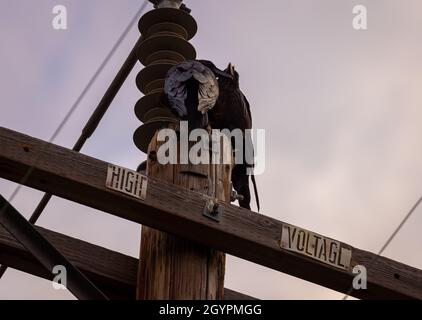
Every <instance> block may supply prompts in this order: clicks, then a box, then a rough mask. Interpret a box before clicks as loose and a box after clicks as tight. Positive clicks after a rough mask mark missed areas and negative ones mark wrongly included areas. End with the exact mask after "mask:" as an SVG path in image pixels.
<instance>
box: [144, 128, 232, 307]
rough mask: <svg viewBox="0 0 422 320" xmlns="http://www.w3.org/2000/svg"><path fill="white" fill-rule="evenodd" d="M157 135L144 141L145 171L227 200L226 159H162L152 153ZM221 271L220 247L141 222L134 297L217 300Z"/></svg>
mask: <svg viewBox="0 0 422 320" xmlns="http://www.w3.org/2000/svg"><path fill="white" fill-rule="evenodd" d="M157 135H158V133H156V134H155V136H154V137H153V138H152V140H151V143H150V145H149V150H148V154H149V156H148V163H147V172H146V174H147V176H148V177H152V178H155V179H157V180H160V181H165V182H168V183H171V184H174V185H177V186H179V187H182V188H185V189H188V190H195V191H199V192H203V193H209V192H212V193H213V194H214V196H215V197H216V198H218V199H220V200H222V201H229V200H230V177H231V165H230V164H229V165H224V164H220V165H203V164H201V165H180V164H166V165H162V164H160V163H159V161H157V160H158V159H157V157H156V155H157V154H158V150H159V148H160V147H161V145H162V144H163V143H164V142H160V141H158V140H157ZM223 168H225V169H226V170H223ZM216 171H218V172H216ZM214 172H215V174H214ZM217 178H218V179H219V181H218V182H217V181H216V179H217ZM224 275H225V254H224V253H222V252H219V251H217V250H213V249H210V248H208V247H205V246H203V245H199V244H198V243H197V242H191V241H188V240H186V239H184V238H180V237H178V236H174V235H172V234H168V233H166V232H162V231H159V230H156V229H153V228H150V227H147V226H143V227H142V234H141V252H140V262H139V273H138V279H139V280H138V281H139V283H138V290H137V296H138V298H139V299H141V300H222V299H223V298H224Z"/></svg>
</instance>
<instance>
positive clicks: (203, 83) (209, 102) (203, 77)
mask: <svg viewBox="0 0 422 320" xmlns="http://www.w3.org/2000/svg"><path fill="white" fill-rule="evenodd" d="M193 77H194V78H195V80H197V81H198V82H199V90H198V111H199V112H201V113H206V112H207V111H209V110H211V109H212V108H213V107H214V106H215V104H216V103H217V99H218V96H219V94H220V91H219V88H218V81H217V79H216V77H215V75H214V73H213V72H212V71H211V70H210V69H209V68H207V67H205V66H203V65H202V67H199V66H198V68H195V69H194V71H193Z"/></svg>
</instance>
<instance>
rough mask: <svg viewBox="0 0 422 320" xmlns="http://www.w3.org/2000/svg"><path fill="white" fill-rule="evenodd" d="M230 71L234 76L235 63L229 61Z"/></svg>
mask: <svg viewBox="0 0 422 320" xmlns="http://www.w3.org/2000/svg"><path fill="white" fill-rule="evenodd" d="M229 71H230V74H231V75H232V77H234V75H235V74H234V73H235V67H234V65H232V63H231V62H230V63H229Z"/></svg>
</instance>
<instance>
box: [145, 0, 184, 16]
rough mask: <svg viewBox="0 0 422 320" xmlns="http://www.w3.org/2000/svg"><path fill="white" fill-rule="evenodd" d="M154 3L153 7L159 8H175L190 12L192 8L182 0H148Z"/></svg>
mask: <svg viewBox="0 0 422 320" xmlns="http://www.w3.org/2000/svg"><path fill="white" fill-rule="evenodd" d="M149 1H150V2H151V3H152V4H154V8H155V9H160V8H175V9H180V10H183V11H186V12H187V13H190V12H191V11H192V10H191V9H189V8H188V7H187V6H186V5H185V4H184V3H182V2H183V0H149Z"/></svg>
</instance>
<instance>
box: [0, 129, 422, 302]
mask: <svg viewBox="0 0 422 320" xmlns="http://www.w3.org/2000/svg"><path fill="white" fill-rule="evenodd" d="M30 168H32V169H31V172H30V175H27V174H26V173H27V172H28V170H29V169H30ZM106 170H107V163H106V162H103V161H100V160H97V159H94V158H92V157H88V156H85V155H82V154H79V153H76V152H72V151H70V150H68V149H66V148H63V147H60V146H56V145H53V144H49V143H46V142H44V141H41V140H38V139H34V138H31V137H29V136H26V135H23V134H20V133H17V132H14V131H11V130H7V129H4V128H2V129H0V176H1V177H3V178H6V179H9V180H11V181H15V182H18V183H22V184H24V185H27V186H29V187H33V188H37V189H40V190H43V191H47V192H51V193H53V194H55V195H57V196H60V197H63V198H65V199H68V200H72V201H76V202H79V203H81V204H84V205H87V206H91V207H93V208H96V209H99V210H102V211H105V212H108V213H110V214H114V215H116V216H119V217H122V218H124V219H129V220H131V221H134V222H138V223H140V224H144V225H147V226H150V227H152V228H155V229H158V230H161V231H166V232H168V233H172V234H175V235H178V236H181V237H185V238H187V239H189V240H192V241H197V242H198V243H200V244H202V245H205V246H208V247H212V248H214V249H217V250H221V251H223V252H226V253H229V254H232V255H235V256H238V257H240V258H243V259H246V260H249V261H252V262H255V263H258V264H261V265H263V266H267V267H269V268H272V269H275V270H278V271H281V272H285V273H288V274H290V275H292V276H295V277H299V278H301V279H304V280H307V281H310V282H313V283H316V284H319V285H323V286H325V287H328V288H331V289H334V290H337V291H340V292H344V293H346V292H349V290H350V287H351V285H352V281H353V277H354V275H353V273H352V272H351V270H341V269H338V268H334V267H331V266H329V265H326V264H324V263H321V262H319V261H315V260H312V259H310V258H308V257H305V256H301V255H298V254H296V253H293V252H289V251H286V250H283V249H281V248H280V246H279V240H280V234H281V229H282V222H280V221H277V220H275V219H272V218H270V217H268V216H264V215H261V214H258V213H254V212H251V211H248V210H244V209H242V208H238V207H235V206H232V205H229V204H224V203H223V204H221V205H222V207H223V208H224V213H223V214H222V217H221V221H220V223H216V222H214V221H212V220H210V219H207V218H205V217H203V216H202V210H203V207H204V204H205V201H206V197H205V196H204V195H203V194H200V193H196V192H193V191H189V190H185V189H182V188H178V187H176V186H173V185H170V184H166V183H163V182H159V181H155V180H153V179H150V180H149V181H148V192H147V198H146V200H145V201H142V200H138V199H135V198H131V197H129V196H126V195H123V194H119V193H117V192H114V191H111V190H108V189H106V188H105V181H106ZM350 248H351V247H350ZM351 249H352V251H353V258H352V263H351V268H353V267H354V266H355V265H357V264H359V265H364V266H366V267H367V269H368V289H367V290H359V291H353V292H352V293H351V294H352V295H353V296H355V297H358V298H364V299H383V298H397V299H400V298H402V299H405V298H416V299H422V271H421V270H418V269H416V268H413V267H410V266H406V265H405V264H402V263H399V262H396V261H393V260H390V259H387V258H384V257H379V258H378V259H376V260H375V263H374V264H372V261H373V260H374V258H375V257H376V255H374V254H372V253H370V252H365V251H362V250H359V249H355V248H351ZM397 275H399V276H398V277H397Z"/></svg>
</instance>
